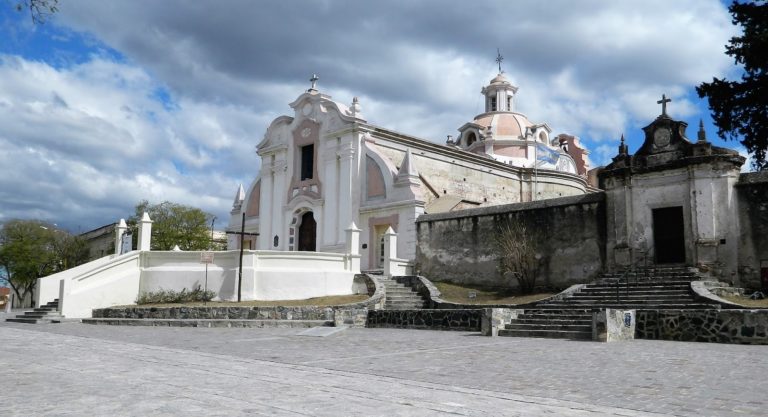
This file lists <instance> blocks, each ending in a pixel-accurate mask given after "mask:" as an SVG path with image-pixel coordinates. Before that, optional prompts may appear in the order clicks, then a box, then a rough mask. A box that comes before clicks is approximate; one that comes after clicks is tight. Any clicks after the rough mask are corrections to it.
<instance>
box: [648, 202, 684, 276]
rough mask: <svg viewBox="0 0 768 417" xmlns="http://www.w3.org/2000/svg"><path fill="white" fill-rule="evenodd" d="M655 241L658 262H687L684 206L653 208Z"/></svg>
mask: <svg viewBox="0 0 768 417" xmlns="http://www.w3.org/2000/svg"><path fill="white" fill-rule="evenodd" d="M653 242H654V248H655V250H654V252H655V253H656V263H658V264H681V263H685V228H684V227H683V208H682V207H664V208H658V209H654V210H653Z"/></svg>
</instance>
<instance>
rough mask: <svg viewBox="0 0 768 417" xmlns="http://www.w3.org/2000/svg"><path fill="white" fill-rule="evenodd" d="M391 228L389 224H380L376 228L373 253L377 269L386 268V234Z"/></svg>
mask: <svg viewBox="0 0 768 417" xmlns="http://www.w3.org/2000/svg"><path fill="white" fill-rule="evenodd" d="M390 227H391V226H390V225H389V224H380V225H377V226H374V239H373V241H374V242H375V243H374V246H373V252H374V255H373V256H374V259H375V267H376V268H377V269H378V268H384V234H385V233H387V229H389V228H390Z"/></svg>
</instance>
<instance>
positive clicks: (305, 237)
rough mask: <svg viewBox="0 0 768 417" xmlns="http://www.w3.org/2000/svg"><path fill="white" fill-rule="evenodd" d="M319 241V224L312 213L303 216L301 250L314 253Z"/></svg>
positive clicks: (300, 230) (300, 231)
mask: <svg viewBox="0 0 768 417" xmlns="http://www.w3.org/2000/svg"><path fill="white" fill-rule="evenodd" d="M316 240H317V222H315V217H314V216H313V215H312V212H311V211H308V212H306V213H304V215H302V216H301V225H300V226H299V250H300V251H309V252H314V251H315V248H316Z"/></svg>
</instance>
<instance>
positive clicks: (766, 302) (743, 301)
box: [720, 295, 768, 308]
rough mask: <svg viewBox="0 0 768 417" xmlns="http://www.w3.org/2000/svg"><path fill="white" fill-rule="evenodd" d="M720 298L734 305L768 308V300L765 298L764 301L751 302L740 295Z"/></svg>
mask: <svg viewBox="0 0 768 417" xmlns="http://www.w3.org/2000/svg"><path fill="white" fill-rule="evenodd" d="M720 298H723V299H725V300H728V301H730V302H732V303H736V304H739V305H743V306H744V307H752V308H768V298H763V299H762V300H750V299H749V298H748V297H741V296H738V295H737V296H733V295H726V296H723V297H720Z"/></svg>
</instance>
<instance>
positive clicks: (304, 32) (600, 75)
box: [0, 0, 736, 227]
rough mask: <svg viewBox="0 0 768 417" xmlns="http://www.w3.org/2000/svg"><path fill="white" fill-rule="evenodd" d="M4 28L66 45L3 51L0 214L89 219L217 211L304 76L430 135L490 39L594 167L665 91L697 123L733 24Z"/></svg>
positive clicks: (197, 22)
mask: <svg viewBox="0 0 768 417" xmlns="http://www.w3.org/2000/svg"><path fill="white" fill-rule="evenodd" d="M476 16H482V18H480V19H477V18H475V17H476ZM12 32H13V36H12V42H22V41H23V40H24V39H25V37H32V36H33V34H35V33H36V35H35V36H43V35H44V34H48V36H50V37H51V39H55V44H56V45H60V46H62V48H60V49H54V51H53V52H52V53H51V54H50V56H46V57H45V60H46V62H45V63H44V62H37V61H34V60H31V59H28V58H26V59H25V58H21V57H18V56H12V55H5V56H3V57H2V58H0V144H2V146H3V148H2V149H3V150H7V152H4V153H3V154H2V155H0V162H2V163H4V164H7V165H3V168H2V169H3V170H4V171H5V172H3V174H4V175H2V178H0V197H2V199H3V201H4V202H0V204H2V206H0V213H2V214H0V216H2V217H0V220H2V219H3V218H8V217H15V216H24V217H32V216H33V215H34V216H38V217H44V218H46V219H55V218H61V217H65V218H71V219H72V223H73V224H75V225H77V224H83V225H85V224H87V225H88V226H86V227H90V226H93V227H95V226H99V225H100V224H101V223H106V222H109V221H113V220H115V219H114V217H115V216H116V213H119V212H123V213H124V212H125V211H126V210H131V209H132V206H133V204H135V203H136V202H137V201H138V200H139V199H142V198H148V199H150V200H165V199H168V200H172V201H177V202H181V203H187V204H193V205H197V206H201V207H202V208H204V209H206V210H209V211H213V212H215V213H216V214H217V216H218V217H219V218H226V212H227V210H228V209H229V205H230V204H231V199H232V195H233V194H234V192H235V190H236V187H237V184H238V183H240V182H242V183H244V184H246V185H247V184H249V183H250V182H251V180H252V179H253V177H254V176H255V175H256V173H257V172H258V157H257V156H256V155H255V152H254V147H255V145H256V144H257V143H258V142H259V141H260V140H261V138H262V136H263V134H264V132H265V130H266V127H267V126H268V125H269V122H270V121H271V120H272V119H273V118H275V117H277V116H279V115H281V114H290V108H289V107H288V105H287V104H288V103H290V102H291V101H292V100H293V99H295V98H296V97H297V96H298V95H299V94H301V92H303V91H304V90H306V88H307V87H308V82H307V81H306V80H307V78H309V76H310V74H312V73H318V74H319V75H320V78H321V80H320V83H319V88H320V90H321V91H322V92H323V93H327V94H330V95H332V96H334V98H335V99H337V100H339V101H341V102H342V103H347V104H348V103H349V102H350V101H351V98H352V97H353V96H359V97H360V98H361V103H362V106H363V114H364V115H365V116H366V117H367V118H368V120H369V121H371V122H372V123H375V124H378V125H381V126H384V127H387V128H391V129H394V130H398V131H401V132H403V133H406V134H411V135H414V136H418V137H423V138H426V139H430V140H434V141H435V142H438V143H443V142H444V140H445V137H446V135H448V134H451V135H455V134H456V129H457V128H458V127H459V126H461V125H462V124H463V123H465V122H467V121H469V120H472V118H473V117H474V116H475V115H476V114H478V113H481V112H482V111H483V101H482V97H481V95H480V88H481V86H482V85H484V84H485V83H487V82H488V81H489V80H490V79H491V78H492V77H493V76H494V75H495V73H496V67H495V64H494V62H493V58H494V57H495V52H496V48H497V47H498V48H500V50H501V53H502V54H503V55H504V56H505V60H504V63H503V67H504V69H505V71H506V73H507V76H508V77H509V78H510V79H511V80H512V82H513V83H514V84H515V85H517V86H518V87H520V90H519V92H518V94H517V98H516V106H517V109H519V110H520V111H522V112H524V113H526V114H527V115H528V117H529V118H530V119H531V120H532V121H534V122H538V123H541V122H546V123H547V124H548V125H549V126H550V127H552V128H553V130H554V132H555V133H561V132H567V133H570V134H574V135H577V136H579V137H581V138H582V140H583V142H584V143H585V144H587V145H588V146H592V158H593V160H595V163H596V164H603V163H605V162H606V161H608V160H609V159H610V157H612V156H613V155H614V154H615V149H616V145H617V144H618V138H619V137H620V135H621V134H622V133H629V132H630V131H631V130H635V129H637V128H638V126H643V125H645V124H647V123H649V122H650V121H651V120H653V118H655V117H656V116H657V115H658V114H659V112H660V107H659V105H658V104H656V101H657V100H658V99H659V98H660V96H661V94H666V95H667V96H668V97H671V98H672V99H673V100H674V101H673V102H672V103H671V104H670V105H669V113H670V115H672V116H673V117H675V118H679V119H684V120H685V119H688V118H692V119H693V120H691V119H688V120H687V121H688V122H691V123H692V122H696V121H697V120H698V118H699V117H697V114H696V113H697V108H696V107H697V102H696V100H697V99H696V98H695V97H692V95H691V91H692V87H693V86H695V85H696V84H698V83H700V82H702V81H705V80H708V79H710V78H711V77H712V76H719V77H720V76H724V75H727V74H728V73H729V72H730V71H732V68H733V67H732V62H731V59H730V58H729V57H727V56H726V55H724V53H723V52H724V46H723V45H725V44H726V43H727V42H728V39H729V38H730V37H731V36H733V35H734V34H735V33H736V28H734V27H733V25H732V24H731V22H730V16H729V15H728V13H727V11H726V10H725V6H724V5H723V4H722V3H721V2H719V1H717V0H708V1H704V0H680V1H675V2H669V1H666V0H649V1H644V2H636V1H624V0H620V1H612V2H604V1H599V0H587V1H579V2H573V1H570V0H552V1H546V2H544V1H519V2H514V3H511V2H509V1H507V0H487V1H479V2H473V3H472V4H471V5H470V4H469V3H467V2H464V1H459V0H448V1H442V0H441V1H437V0H435V1H427V0H425V1H420V2H412V1H410V0H400V1H397V0H393V1H392V2H386V3H375V2H356V1H334V2H306V3H296V2H285V1H278V0H275V1H261V2H259V3H258V4H256V5H255V4H254V3H253V2H250V1H246V0H231V1H229V2H228V5H227V7H221V6H220V5H219V4H218V3H216V2H212V1H210V2H205V1H196V2H182V1H178V0H167V1H162V2H158V1H154V0H135V1H130V2H103V1H97V0H82V1H77V2H64V3H62V4H61V12H60V13H58V14H57V15H56V16H55V17H54V20H53V21H51V22H49V23H47V24H46V25H45V27H44V28H39V27H34V26H29V25H25V26H23V27H22V28H19V29H13V30H12ZM82 36H85V38H86V47H87V48H88V51H90V52H89V53H92V55H91V56H90V57H85V58H82V57H80V59H77V58H78V57H77V48H76V47H75V48H72V49H73V50H74V52H73V51H72V50H68V49H66V48H65V47H66V46H72V45H71V44H72V43H75V42H78V39H82ZM109 48H113V49H114V50H115V51H117V53H115V52H114V51H111V50H109ZM115 55H122V56H120V57H119V58H118V59H115V58H113V57H114V56H115ZM158 92H167V94H168V95H169V97H166V98H162V97H160V98H159V97H158ZM628 137H629V135H628ZM69 207H72V209H67V210H69V211H64V208H69ZM42 214H44V216H42ZM125 214H128V213H125ZM60 223H61V222H60Z"/></svg>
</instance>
